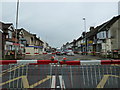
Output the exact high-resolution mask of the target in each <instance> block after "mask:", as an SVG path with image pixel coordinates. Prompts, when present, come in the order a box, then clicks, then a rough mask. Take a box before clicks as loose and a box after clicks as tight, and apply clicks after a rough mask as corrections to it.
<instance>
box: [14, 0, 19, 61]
mask: <svg viewBox="0 0 120 90" xmlns="http://www.w3.org/2000/svg"><path fill="white" fill-rule="evenodd" d="M18 10H19V0H17V10H16V35H15V37H16V40H15V43H17V28H18ZM15 59H17V45H16V46H15Z"/></svg>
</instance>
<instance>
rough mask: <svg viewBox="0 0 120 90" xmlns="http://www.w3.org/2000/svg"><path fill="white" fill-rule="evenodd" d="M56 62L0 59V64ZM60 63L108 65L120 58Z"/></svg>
mask: <svg viewBox="0 0 120 90" xmlns="http://www.w3.org/2000/svg"><path fill="white" fill-rule="evenodd" d="M50 63H58V60H0V65H6V64H30V65H39V64H50ZM59 63H60V64H61V65H63V64H66V65H110V64H120V60H81V61H60V62H59Z"/></svg>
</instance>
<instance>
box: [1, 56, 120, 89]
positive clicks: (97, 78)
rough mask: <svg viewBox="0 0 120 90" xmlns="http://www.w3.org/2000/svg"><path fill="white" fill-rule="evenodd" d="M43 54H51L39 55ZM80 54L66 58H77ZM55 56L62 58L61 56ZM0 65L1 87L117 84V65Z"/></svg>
mask: <svg viewBox="0 0 120 90" xmlns="http://www.w3.org/2000/svg"><path fill="white" fill-rule="evenodd" d="M43 57H44V58H47V57H48V58H50V57H51V55H47V57H46V56H42V58H41V59H43ZM81 57H82V56H81ZM81 57H78V55H76V56H67V57H66V58H68V60H72V59H74V60H78V59H80V58H81ZM56 58H58V59H59V60H61V59H62V58H63V56H57V57H56ZM85 58H86V57H85ZM90 58H91V59H94V58H95V57H93V58H92V57H90ZM90 58H89V59H90ZM38 59H40V57H38ZM10 68H11V69H10ZM2 69H3V71H2V72H3V73H1V74H0V78H2V83H1V84H0V86H2V88H120V85H119V82H120V66H119V65H91V66H90V65H87V66H86V65H84V66H79V65H77V66H72V65H71V66H70V65H69V66H67V65H62V66H61V65H59V64H50V65H18V66H16V65H9V66H8V65H6V66H5V65H4V66H2Z"/></svg>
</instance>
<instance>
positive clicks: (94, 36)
mask: <svg viewBox="0 0 120 90" xmlns="http://www.w3.org/2000/svg"><path fill="white" fill-rule="evenodd" d="M85 34H86V39H87V41H85ZM75 43H76V44H74V45H75V48H77V49H78V51H79V52H80V53H81V54H84V53H87V54H88V55H98V56H102V57H112V58H120V15H118V16H115V17H113V18H112V19H110V20H109V21H107V22H105V23H103V24H101V25H99V26H96V27H90V30H89V32H86V33H85V32H83V33H82V35H81V36H80V37H79V38H78V39H76V41H75ZM85 45H86V46H87V47H85ZM69 46H70V44H69V45H68V44H67V43H66V45H64V48H65V47H66V48H67V47H69ZM73 47H74V46H73ZM73 49H74V48H73ZM86 49H87V52H85V50H86Z"/></svg>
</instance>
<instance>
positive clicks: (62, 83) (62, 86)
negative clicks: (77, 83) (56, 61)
mask: <svg viewBox="0 0 120 90" xmlns="http://www.w3.org/2000/svg"><path fill="white" fill-rule="evenodd" d="M59 80H60V86H61V88H65V83H64V80H63V78H62V75H59Z"/></svg>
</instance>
